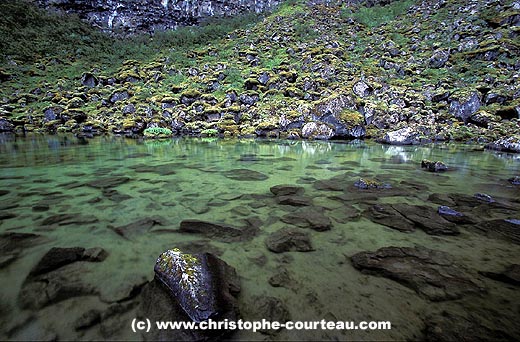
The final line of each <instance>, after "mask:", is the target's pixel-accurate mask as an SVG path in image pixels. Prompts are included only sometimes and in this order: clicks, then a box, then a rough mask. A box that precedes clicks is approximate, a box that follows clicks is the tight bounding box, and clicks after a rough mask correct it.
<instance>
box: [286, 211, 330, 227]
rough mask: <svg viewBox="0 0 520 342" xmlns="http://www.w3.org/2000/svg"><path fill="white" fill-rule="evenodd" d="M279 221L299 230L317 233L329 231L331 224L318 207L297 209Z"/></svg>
mask: <svg viewBox="0 0 520 342" xmlns="http://www.w3.org/2000/svg"><path fill="white" fill-rule="evenodd" d="M281 221H282V222H285V223H288V224H292V225H295V226H298V227H301V228H310V229H313V230H316V231H318V232H323V231H326V230H330V229H331V227H332V222H331V221H330V219H329V218H328V217H327V216H325V215H324V214H323V209H322V208H319V207H306V208H301V209H298V210H296V211H294V212H292V213H289V214H286V215H284V216H282V218H281Z"/></svg>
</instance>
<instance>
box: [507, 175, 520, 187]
mask: <svg viewBox="0 0 520 342" xmlns="http://www.w3.org/2000/svg"><path fill="white" fill-rule="evenodd" d="M508 181H509V182H510V183H511V184H513V185H520V176H514V177H512V178H509V179H508Z"/></svg>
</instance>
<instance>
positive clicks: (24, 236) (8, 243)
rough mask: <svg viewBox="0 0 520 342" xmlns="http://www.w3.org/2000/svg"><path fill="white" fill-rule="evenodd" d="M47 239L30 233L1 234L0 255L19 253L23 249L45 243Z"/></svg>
mask: <svg viewBox="0 0 520 342" xmlns="http://www.w3.org/2000/svg"><path fill="white" fill-rule="evenodd" d="M46 241H47V239H46V238H45V237H43V236H41V235H38V234H32V233H13V232H9V233H3V234H0V251H1V252H0V253H1V254H2V255H3V254H5V253H9V254H10V253H16V254H17V253H19V252H21V251H22V250H23V249H25V248H29V247H33V246H37V245H39V244H41V243H44V242H46Z"/></svg>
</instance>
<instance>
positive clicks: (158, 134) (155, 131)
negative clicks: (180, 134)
mask: <svg viewBox="0 0 520 342" xmlns="http://www.w3.org/2000/svg"><path fill="white" fill-rule="evenodd" d="M143 133H144V136H145V137H146V138H154V139H157V138H168V137H170V136H171V135H172V131H171V129H169V128H164V127H149V128H147V129H145V130H144V132H143Z"/></svg>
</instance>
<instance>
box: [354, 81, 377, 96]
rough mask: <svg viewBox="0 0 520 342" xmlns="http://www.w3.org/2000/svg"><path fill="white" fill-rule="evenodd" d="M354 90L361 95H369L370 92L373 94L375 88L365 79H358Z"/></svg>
mask: <svg viewBox="0 0 520 342" xmlns="http://www.w3.org/2000/svg"><path fill="white" fill-rule="evenodd" d="M352 91H353V92H354V94H356V95H357V96H359V97H367V96H369V95H370V94H372V92H373V91H374V89H373V88H372V87H371V86H369V85H368V84H366V83H365V82H364V81H358V82H356V84H354V87H353V88H352Z"/></svg>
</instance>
